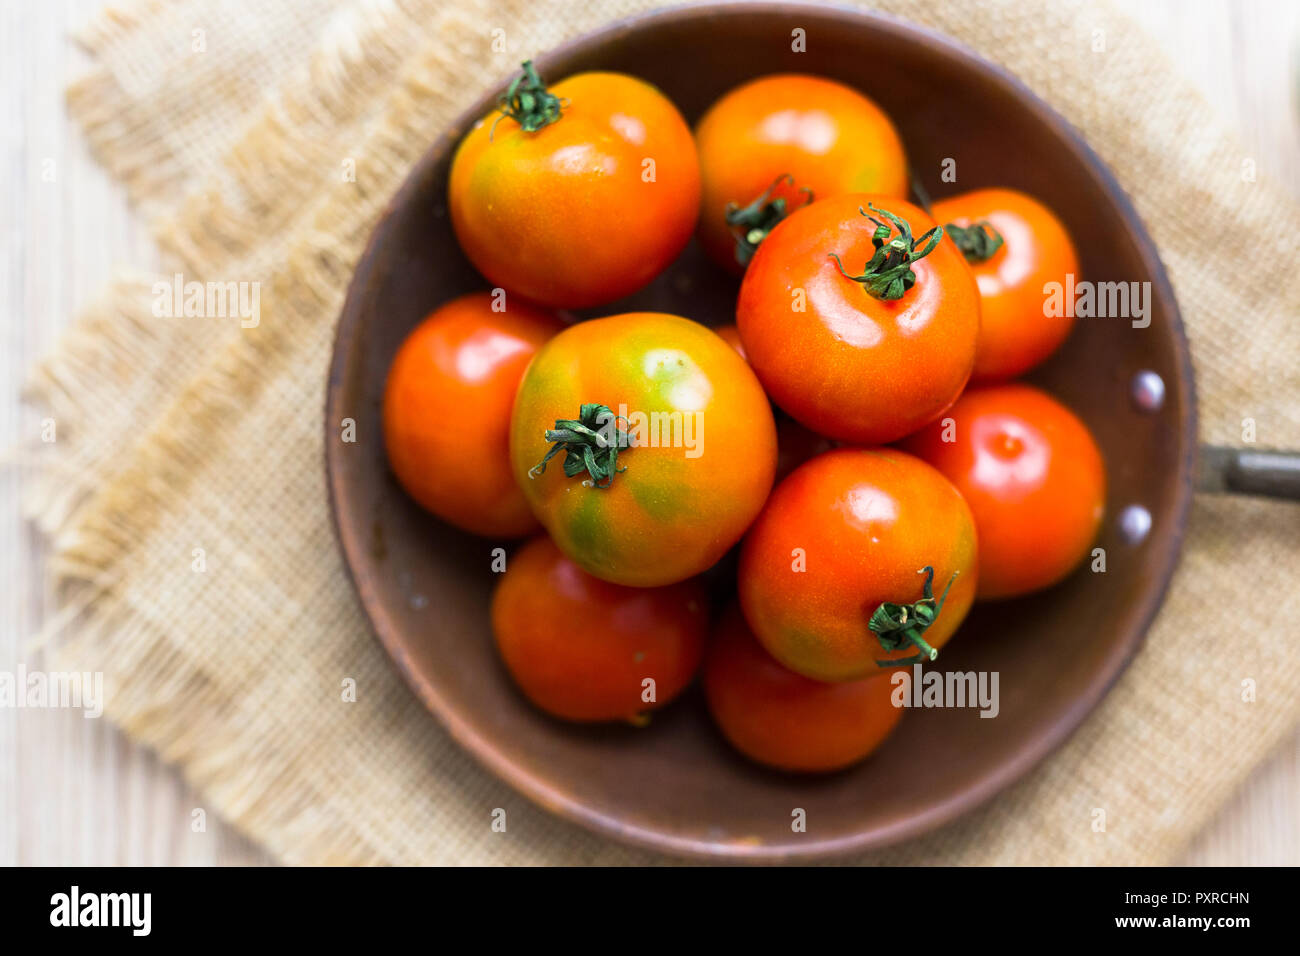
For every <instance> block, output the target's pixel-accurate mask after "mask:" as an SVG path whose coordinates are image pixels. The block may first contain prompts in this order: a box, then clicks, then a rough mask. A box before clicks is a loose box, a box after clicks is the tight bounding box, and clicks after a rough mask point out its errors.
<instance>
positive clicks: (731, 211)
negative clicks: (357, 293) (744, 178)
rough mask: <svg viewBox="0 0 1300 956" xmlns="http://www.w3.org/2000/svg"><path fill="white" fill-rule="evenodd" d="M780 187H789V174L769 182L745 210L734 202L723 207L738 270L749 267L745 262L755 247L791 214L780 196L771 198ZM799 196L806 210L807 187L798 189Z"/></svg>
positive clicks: (791, 179) (810, 194) (809, 196)
mask: <svg viewBox="0 0 1300 956" xmlns="http://www.w3.org/2000/svg"><path fill="white" fill-rule="evenodd" d="M782 184H785V185H787V186H793V185H794V177H793V176H791V175H790V174H789V173H782V174H781V175H780V176H777V177H776V179H774V180H772V185H770V186H768V187H767V189H765V190H763V192H761V193H760V194H759V195H758V196H756V197H755V198H754V199H753V200H751V201H750V202H749V203H748V204H747V205H745V206H740V205H738V204H736V203H734V202H729V203H727V208H726V210H725V212H724V214H723V216H724V218H725V220H726V223H727V228H729V229H730V230H731V235H732V237H733V238H734V239H735V240H736V261H737V262H738V263H740V264H741V265H742V266H747V265H749V260H750V259H752V258H754V253H755V251H757V249H758V244H759V243H760V242H762V241H763V240H764V239H766V238H767V234H768V233H769V232H771V231H772V230H773V229H775V228H776V225H777V223H779V222H780V221H781V220H782V219H784V218H785V217H786V216H788V215H790V213H792V212H794V210H793V209H790V208H788V206H789V203H788V202H787V201H786V199H785V197H784V196H778V197H777V198H776V199H773V198H772V193H773V192H774V191H775V190H776V187H777V186H780V185H782ZM799 192H801V193H803V194H804V196H805V197H807V198H806V199H805V200H804V203H803V205H805V206H806V205H808V203H810V202H812V201H813V191H812V190H811V189H810V188H808V187H807V186H801V187H799Z"/></svg>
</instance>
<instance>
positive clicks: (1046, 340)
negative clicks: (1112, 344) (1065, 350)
mask: <svg viewBox="0 0 1300 956" xmlns="http://www.w3.org/2000/svg"><path fill="white" fill-rule="evenodd" d="M932 211H933V213H934V217H935V219H937V220H938V221H939V222H941V223H945V224H955V225H956V226H958V229H959V230H960V231H953V230H950V232H953V237H954V239H957V240H961V241H960V243H959V244H960V245H962V246H963V248H964V250H965V253H966V256H967V261H968V263H969V265H970V267H971V269H972V271H973V272H974V273H975V281H976V282H978V283H979V290H980V301H981V304H982V313H981V314H982V319H981V325H980V336H979V345H978V346H977V347H976V350H975V370H974V373H973V374H972V381H974V382H976V383H987V382H995V381H1003V380H1005V379H1008V378H1014V377H1015V376H1017V375H1021V374H1023V373H1025V372H1027V371H1029V369H1031V368H1033V367H1034V366H1035V365H1038V364H1039V363H1040V362H1042V361H1043V360H1045V359H1046V358H1047V357H1048V356H1049V355H1051V354H1052V353H1053V352H1055V351H1056V349H1057V348H1058V347H1059V346H1060V344H1061V343H1062V342H1064V341H1065V339H1066V337H1067V336H1068V335H1069V334H1070V329H1071V327H1072V326H1073V324H1074V317H1073V314H1071V312H1070V310H1063V313H1062V314H1061V315H1047V314H1046V312H1045V309H1044V304H1045V302H1046V294H1045V293H1044V291H1043V287H1044V286H1045V285H1046V284H1047V283H1049V282H1056V283H1060V284H1061V285H1062V286H1064V284H1065V283H1066V276H1067V275H1074V276H1075V277H1076V278H1077V277H1078V272H1079V258H1078V255H1077V254H1076V253H1075V251H1074V244H1073V243H1072V242H1071V241H1070V236H1069V234H1068V233H1067V232H1066V231H1065V226H1063V225H1062V224H1061V221H1060V220H1059V219H1057V218H1056V216H1055V214H1053V212H1052V211H1051V210H1050V209H1048V208H1047V207H1046V206H1044V205H1043V204H1042V203H1040V202H1039V201H1038V200H1036V199H1034V198H1033V197H1031V196H1026V195H1025V194H1024V193H1021V192H1016V191H1015V190H1013V189H978V190H975V191H974V192H968V193H963V194H962V195H960V196H953V197H952V198H950V199H944V200H940V201H938V202H936V203H934V204H933V206H932ZM999 243H1000V244H999Z"/></svg>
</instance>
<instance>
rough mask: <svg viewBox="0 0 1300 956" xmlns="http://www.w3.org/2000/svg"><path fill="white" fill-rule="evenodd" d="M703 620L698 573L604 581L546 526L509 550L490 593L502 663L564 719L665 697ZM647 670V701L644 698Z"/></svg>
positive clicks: (685, 675) (642, 707) (678, 686)
mask: <svg viewBox="0 0 1300 956" xmlns="http://www.w3.org/2000/svg"><path fill="white" fill-rule="evenodd" d="M708 621H709V612H708V598H707V596H706V594H705V591H704V587H703V586H702V585H701V584H700V582H699V581H696V580H691V581H682V582H679V583H677V584H672V585H669V586H667V587H662V588H629V587H623V586H622V585H618V584H610V583H609V582H607V581H601V580H600V579H599V578H594V577H592V576H591V575H590V574H587V573H586V572H584V571H583V570H582V569H581V568H579V567H578V566H577V565H576V564H574V563H573V562H572V561H570V560H569V559H568V558H566V557H564V555H562V554H561V553H560V550H559V549H558V548H557V547H556V546H555V544H554V542H552V541H551V540H550V539H549V538H547V537H546V536H545V535H540V536H538V537H536V538H534V539H532V540H531V541H529V542H528V543H527V544H525V545H524V546H523V547H522V548H520V549H519V550H518V551H516V552H515V553H514V554H513V555H511V556H510V559H509V562H508V564H507V566H506V573H505V574H504V575H503V576H502V578H501V581H500V582H499V583H498V585H497V589H496V593H495V594H494V595H493V597H492V626H493V630H494V632H495V634H496V642H497V649H498V650H499V651H500V653H501V658H502V660H503V661H504V662H505V665H506V669H507V670H509V671H510V675H511V677H513V678H514V681H515V683H516V684H517V685H518V686H519V688H520V690H522V691H523V693H524V696H526V697H527V698H528V699H529V700H531V701H532V702H533V703H534V704H535V705H536V706H538V707H540V708H541V709H542V710H544V711H546V712H547V713H550V714H553V715H554V716H556V717H562V718H564V719H566V720H575V721H606V720H631V719H633V718H635V717H636V715H637V714H639V713H642V712H643V711H648V710H656V709H658V708H660V707H662V706H664V705H665V704H667V703H668V702H669V701H671V700H672V699H673V698H674V697H676V696H677V695H678V694H680V693H681V691H682V690H683V689H684V688H685V687H686V686H687V685H688V684H689V683H690V682H691V678H692V677H693V676H694V675H695V671H696V670H697V669H698V667H699V664H700V658H701V656H702V655H703V652H704V640H705V637H706V635H707V632H708ZM647 678H650V679H653V680H654V682H655V684H654V687H655V700H654V701H653V702H646V701H644V700H643V699H642V694H643V692H644V689H645V685H644V684H643V683H642V682H643V681H644V680H645V679H647Z"/></svg>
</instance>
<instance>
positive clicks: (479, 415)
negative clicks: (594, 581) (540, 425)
mask: <svg viewBox="0 0 1300 956" xmlns="http://www.w3.org/2000/svg"><path fill="white" fill-rule="evenodd" d="M493 301H494V300H493V297H492V296H491V295H489V294H488V293H486V292H476V293H472V294H470V295H466V296H462V297H461V298H459V299H453V300H452V301H451V302H448V303H447V304H446V305H443V306H441V307H439V308H438V309H435V310H434V311H433V313H432V314H430V315H429V317H428V318H426V319H425V320H424V321H423V322H421V323H420V324H419V325H417V326H416V327H415V329H414V330H413V331H412V332H411V334H410V335H409V336H407V338H406V341H404V342H403V343H402V346H401V348H399V349H398V350H397V355H396V356H394V358H393V364H392V366H391V367H390V368H389V371H388V381H387V382H386V384H385V386H384V409H383V417H384V445H385V447H386V448H387V450H388V462H389V465H391V466H392V469H393V474H394V475H396V476H397V480H398V482H399V483H400V484H401V485H402V487H403V488H405V489H406V491H407V493H408V494H409V495H410V496H411V497H412V498H414V499H415V500H416V501H417V502H419V503H420V504H421V505H422V506H423V507H424V508H427V509H428V510H429V511H431V512H433V513H434V514H435V515H437V516H438V517H440V518H442V519H443V520H444V521H449V522H451V523H452V524H454V525H456V526H457V527H460V528H464V529H465V530H466V531H472V532H474V533H475V534H481V535H487V536H489V537H514V536H516V535H521V534H527V533H528V532H529V531H532V530H533V529H535V528H536V527H537V521H536V519H534V518H533V515H532V512H531V511H530V510H529V508H528V502H527V501H526V500H525V499H524V495H523V492H521V491H520V490H519V487H518V485H516V484H515V480H514V477H513V476H512V475H511V473H510V465H509V432H510V411H511V407H512V406H513V405H514V400H515V392H516V390H517V389H518V388H519V380H520V379H521V378H522V377H523V374H524V368H525V367H526V366H527V365H528V363H529V361H530V360H531V359H532V357H533V354H534V353H535V352H536V351H537V349H538V347H539V346H540V345H541V344H542V343H543V342H545V341H546V340H547V339H549V338H550V337H551V336H552V335H554V334H555V333H556V332H558V331H560V329H561V328H563V324H562V323H561V322H560V320H559V319H558V318H556V317H555V316H554V315H551V314H550V313H548V312H543V311H541V310H540V309H537V308H534V307H532V306H528V305H524V304H523V303H521V302H517V301H511V302H510V304H509V307H508V309H507V310H506V311H504V312H495V311H493V309H492V303H493Z"/></svg>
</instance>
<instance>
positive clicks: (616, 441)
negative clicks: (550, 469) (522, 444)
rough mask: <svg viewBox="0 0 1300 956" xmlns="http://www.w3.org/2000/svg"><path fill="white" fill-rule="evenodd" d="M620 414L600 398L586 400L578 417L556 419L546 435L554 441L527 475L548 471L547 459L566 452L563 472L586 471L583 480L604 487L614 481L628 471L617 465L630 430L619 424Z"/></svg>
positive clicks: (588, 484)
mask: <svg viewBox="0 0 1300 956" xmlns="http://www.w3.org/2000/svg"><path fill="white" fill-rule="evenodd" d="M618 423H619V417H618V416H617V415H615V414H614V413H613V411H611V410H610V408H609V406H607V405H601V404H599V403H597V402H587V403H584V404H583V405H582V406H581V408H580V409H579V410H578V417H577V418H560V419H556V422H555V427H554V428H548V429H546V431H545V432H544V433H543V437H545V439H546V440H547V441H548V442H551V443H552V444H551V447H550V449H549V450H548V451H547V452H546V457H545V458H543V459H542V460H541V461H539V462H538V463H537V464H535V465H533V467H532V468H529V469H528V477H529V478H536V477H537V476H538V475H540V474H542V473H543V472H545V471H546V465H547V462H549V461H550V460H551V459H552V458H554V457H555V456H556V455H558V454H559V453H560V452H564V474H565V477H567V478H575V477H577V476H578V475H581V474H582V473H583V472H586V473H587V475H588V476H589V477H588V478H587V479H586V480H584V481H583V484H584V485H586V486H587V487H589V488H599V489H601V490H602V491H603V490H604V489H606V488H608V487H609V486H610V485H611V484H612V483H613V481H614V476H615V475H617V474H619V473H620V472H623V471H627V466H626V465H625V466H623V467H622V468H620V467H619V466H618V451H619V449H620V448H627V447H628V444H629V438H628V434H627V432H625V431H623V430H622V429H621V428H619V427H618Z"/></svg>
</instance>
